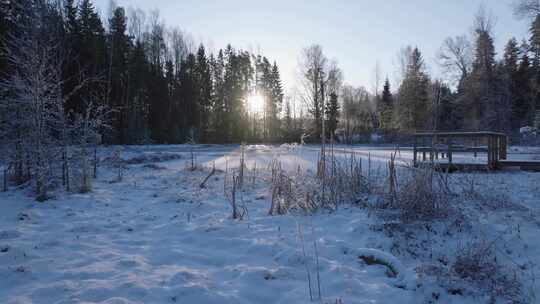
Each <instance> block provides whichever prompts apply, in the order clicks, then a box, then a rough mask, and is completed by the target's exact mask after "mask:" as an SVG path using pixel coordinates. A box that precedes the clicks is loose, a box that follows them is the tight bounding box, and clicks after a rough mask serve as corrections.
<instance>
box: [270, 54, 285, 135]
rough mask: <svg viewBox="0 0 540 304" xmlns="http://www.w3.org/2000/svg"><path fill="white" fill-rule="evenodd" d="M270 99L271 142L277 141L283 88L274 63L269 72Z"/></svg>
mask: <svg viewBox="0 0 540 304" xmlns="http://www.w3.org/2000/svg"><path fill="white" fill-rule="evenodd" d="M270 73H271V74H270V75H271V77H270V81H271V83H270V88H271V91H270V98H269V102H270V103H271V104H272V106H271V112H270V122H271V123H270V138H271V140H272V141H275V140H277V137H278V135H279V129H280V121H279V113H280V112H281V108H282V105H283V88H282V86H281V77H280V74H279V68H278V66H277V63H276V62H275V61H274V64H273V65H272V71H271V72H270Z"/></svg>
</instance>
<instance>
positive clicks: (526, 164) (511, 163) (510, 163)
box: [498, 160, 540, 172]
mask: <svg viewBox="0 0 540 304" xmlns="http://www.w3.org/2000/svg"><path fill="white" fill-rule="evenodd" d="M498 166H499V169H512V168H516V169H519V170H523V171H531V172H540V161H532V160H531V161H523V160H521V161H518V160H501V161H499V164H498Z"/></svg>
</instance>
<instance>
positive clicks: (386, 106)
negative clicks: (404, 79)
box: [378, 78, 394, 132]
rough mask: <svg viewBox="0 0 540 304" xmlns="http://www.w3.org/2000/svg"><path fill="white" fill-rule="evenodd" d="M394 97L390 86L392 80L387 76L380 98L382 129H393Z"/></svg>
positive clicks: (386, 130)
mask: <svg viewBox="0 0 540 304" xmlns="http://www.w3.org/2000/svg"><path fill="white" fill-rule="evenodd" d="M393 99H394V97H393V96H392V92H391V88H390V80H389V79H388V78H386V80H385V81H384V86H383V91H382V95H381V98H380V105H379V107H378V108H379V116H380V119H379V120H380V124H381V129H382V130H383V131H385V132H388V131H390V130H391V129H392V117H393V112H394V101H393Z"/></svg>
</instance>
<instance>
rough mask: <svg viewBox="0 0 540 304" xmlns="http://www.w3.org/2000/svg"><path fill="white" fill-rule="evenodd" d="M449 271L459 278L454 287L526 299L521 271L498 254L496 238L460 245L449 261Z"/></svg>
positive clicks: (511, 299) (518, 300)
mask: <svg viewBox="0 0 540 304" xmlns="http://www.w3.org/2000/svg"><path fill="white" fill-rule="evenodd" d="M450 275H451V276H452V277H453V278H454V279H457V281H454V283H453V284H455V286H454V288H456V287H457V288H461V289H464V290H468V291H469V292H471V293H476V292H477V291H483V292H488V293H489V294H490V295H491V296H492V297H493V298H496V297H502V298H505V299H507V300H509V301H511V302H512V303H523V302H522V301H521V300H520V299H521V298H522V296H523V290H522V285H521V283H520V282H521V281H520V279H519V271H518V270H517V269H515V268H514V267H511V266H509V265H508V264H504V263H502V259H501V258H499V257H498V256H497V254H496V240H495V241H492V242H488V241H486V240H480V241H476V242H470V243H468V244H466V245H465V246H463V247H462V248H459V249H458V250H457V252H456V255H455V259H454V261H453V262H452V263H451V265H450Z"/></svg>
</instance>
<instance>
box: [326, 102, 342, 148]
mask: <svg viewBox="0 0 540 304" xmlns="http://www.w3.org/2000/svg"><path fill="white" fill-rule="evenodd" d="M325 116H326V117H325V118H326V132H327V134H326V137H327V138H332V137H333V136H334V135H335V133H336V130H337V126H338V122H339V102H338V95H337V93H336V92H332V93H330V98H329V100H328V102H327V103H326V109H325Z"/></svg>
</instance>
